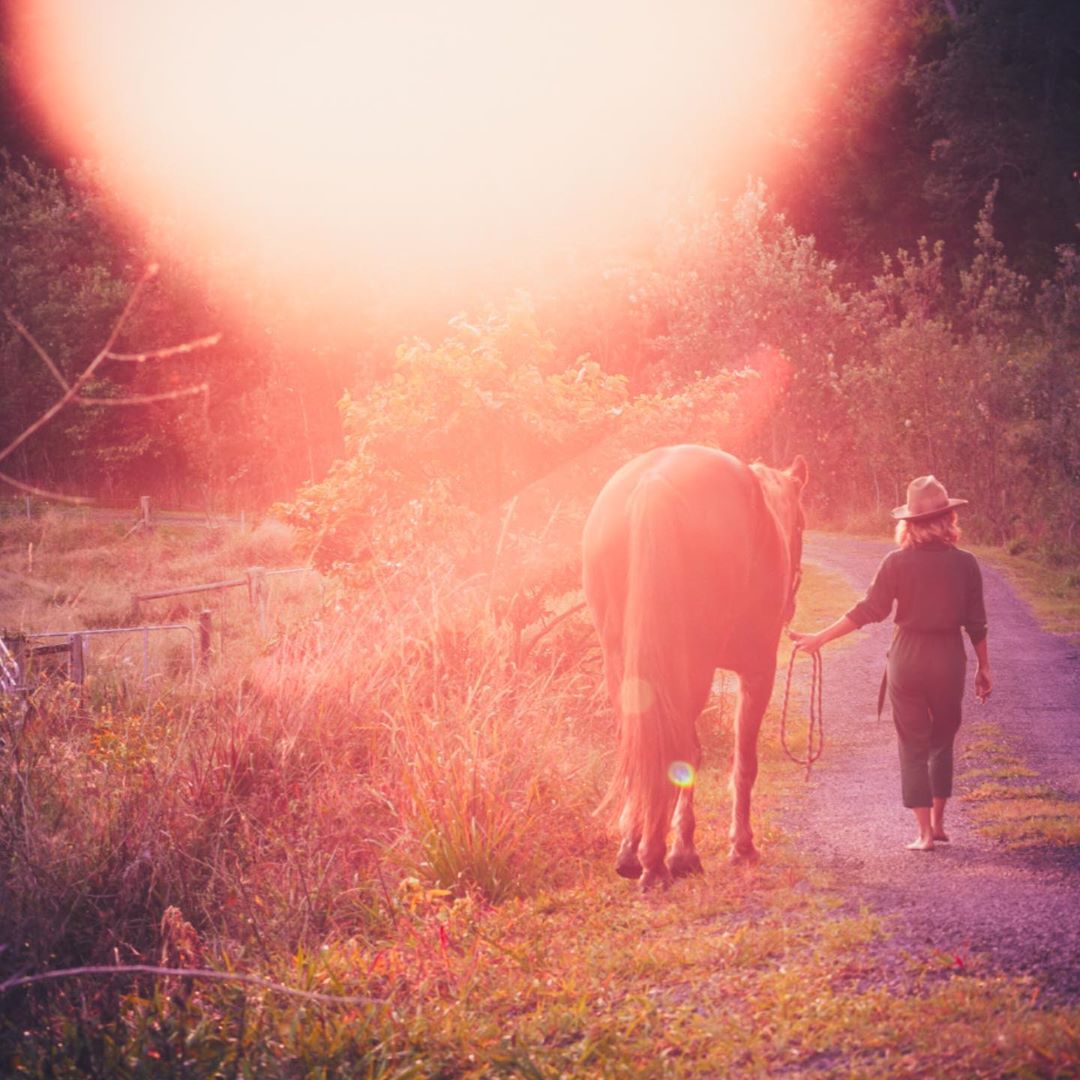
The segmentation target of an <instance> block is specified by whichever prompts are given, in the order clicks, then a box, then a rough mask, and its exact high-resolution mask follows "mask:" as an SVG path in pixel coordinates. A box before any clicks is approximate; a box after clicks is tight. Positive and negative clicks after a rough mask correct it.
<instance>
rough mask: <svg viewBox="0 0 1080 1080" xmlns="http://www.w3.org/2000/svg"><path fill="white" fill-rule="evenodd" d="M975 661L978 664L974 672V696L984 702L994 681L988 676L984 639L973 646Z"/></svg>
mask: <svg viewBox="0 0 1080 1080" xmlns="http://www.w3.org/2000/svg"><path fill="white" fill-rule="evenodd" d="M975 659H976V660H978V662H979V666H978V668H977V669H976V671H975V696H976V697H977V698H978V699H979V700H980V701H985V700H986V699H987V698H988V697H989V696H990V691H991V690H992V689H993V688H994V680H993V679H992V678H991V676H990V653H989V652H988V650H987V648H986V638H985V637H984V638H983V639H982V641H980V642H979V643H978V644H977V645H976V646H975Z"/></svg>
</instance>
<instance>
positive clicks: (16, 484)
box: [0, 472, 93, 506]
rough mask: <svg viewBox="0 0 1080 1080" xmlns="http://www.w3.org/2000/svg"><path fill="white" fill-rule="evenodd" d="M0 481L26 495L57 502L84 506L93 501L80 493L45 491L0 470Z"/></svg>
mask: <svg viewBox="0 0 1080 1080" xmlns="http://www.w3.org/2000/svg"><path fill="white" fill-rule="evenodd" d="M0 482H3V483H5V484H10V485H11V486H12V487H13V488H18V490H19V491H25V492H26V494H27V495H37V496H38V498H40V499H56V500H57V501H58V502H66V503H71V504H72V505H74V506H84V505H85V504H87V503H89V502H92V501H93V500H92V499H86V498H83V497H82V496H80V495H62V494H61V493H60V492H59V491H47V490H46V489H45V488H39V487H34V485H33V484H24V483H23V481H22V480H16V479H15V477H14V476H8V474H7V473H5V472H0Z"/></svg>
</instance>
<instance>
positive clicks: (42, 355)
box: [0, 308, 71, 390]
mask: <svg viewBox="0 0 1080 1080" xmlns="http://www.w3.org/2000/svg"><path fill="white" fill-rule="evenodd" d="M0 310H2V311H3V312H4V318H5V319H7V321H8V322H9V323H11V325H12V326H14V327H15V329H16V330H18V332H19V333H20V334H21V335H22V336H23V338H25V339H26V341H28V342H29V344H30V347H31V348H32V349H33V350H34V352H36V353H37V355H38V359H39V360H41V362H42V363H43V364H44V365H45V366H46V367H47V368H48V369H49V370H50V371H51V372H52V373H53V378H54V379H56V381H57V382H58V383H59V384H60V386H61V387H62V388H63V389H64V390H70V389H71V388H70V387H69V386H68V381H67V379H65V378H64V376H63V373H62V372H61V371H60V369H59V368H58V367H57V366H56V365H55V364H54V363H53V359H52V357H51V356H50V355H49V354H48V353H47V352H46V351H45V350H44V349H43V348H42V347H41V346H40V345H39V344H38V343H37V339H36V338H35V337H34V335H33V334H31V333H30V331H29V330H27V329H26V327H25V326H23V324H22V323H21V322H19V320H18V319H17V318H16V317H15V315H14V313H13V312H11V311H9V310H8V309H7V308H0Z"/></svg>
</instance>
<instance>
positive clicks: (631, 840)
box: [615, 798, 641, 881]
mask: <svg viewBox="0 0 1080 1080" xmlns="http://www.w3.org/2000/svg"><path fill="white" fill-rule="evenodd" d="M619 837H620V839H619V854H618V855H617V856H616V857H615V873H617V874H618V875H619V876H620V877H624V878H629V879H630V880H631V881H637V879H638V878H639V877H641V860H640V859H639V858H638V845H639V844H640V843H641V821H640V820H638V818H637V817H636V815H635V813H634V808H633V805H632V803H631V800H630V799H629V798H628V799H627V800H626V802H625V803H624V804H623V811H622V814H621V815H620V816H619Z"/></svg>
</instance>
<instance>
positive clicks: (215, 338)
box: [106, 334, 221, 364]
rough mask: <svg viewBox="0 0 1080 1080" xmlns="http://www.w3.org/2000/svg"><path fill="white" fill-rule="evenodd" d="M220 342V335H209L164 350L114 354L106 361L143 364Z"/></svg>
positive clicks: (111, 353) (205, 347)
mask: <svg viewBox="0 0 1080 1080" xmlns="http://www.w3.org/2000/svg"><path fill="white" fill-rule="evenodd" d="M219 341H221V334H211V335H210V336H209V337H204V338H199V339H198V340H197V341H188V342H185V343H184V344H183V345H171V346H169V347H168V348H166V349H151V350H150V351H149V352H140V353H114V352H110V353H108V355H107V356H106V359H107V360H125V361H127V363H129V364H145V363H146V361H147V360H167V359H168V358H169V357H170V356H179V355H180V354H181V353H189V352H194V351H195V350H196V349H207V348H209V347H210V346H211V345H216V344H217V343H218V342H219Z"/></svg>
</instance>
